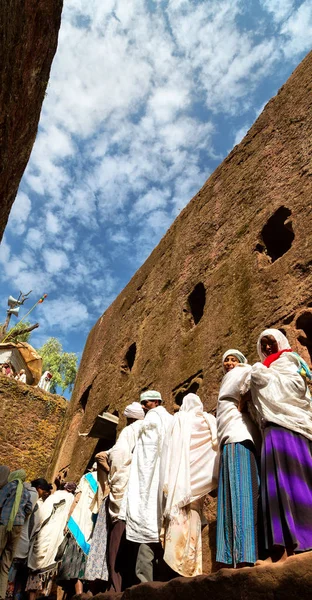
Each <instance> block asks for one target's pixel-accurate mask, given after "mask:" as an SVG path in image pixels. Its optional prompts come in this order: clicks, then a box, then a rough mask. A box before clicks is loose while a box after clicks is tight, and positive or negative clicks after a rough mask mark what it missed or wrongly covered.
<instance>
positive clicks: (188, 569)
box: [0, 329, 312, 600]
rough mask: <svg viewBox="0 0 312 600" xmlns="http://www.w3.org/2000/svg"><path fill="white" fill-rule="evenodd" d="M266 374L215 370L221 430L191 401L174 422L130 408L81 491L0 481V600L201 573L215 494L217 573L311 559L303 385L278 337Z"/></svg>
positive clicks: (242, 365) (271, 344) (310, 447)
mask: <svg viewBox="0 0 312 600" xmlns="http://www.w3.org/2000/svg"><path fill="white" fill-rule="evenodd" d="M257 349H258V354H259V357H260V359H261V362H257V363H255V364H254V365H249V364H248V362H247V359H246V357H245V356H244V355H243V354H242V352H241V351H239V350H237V349H229V350H228V351H227V352H225V354H224V355H223V358H222V366H223V370H224V377H223V379H222V382H221V387H220V392H219V397H218V403H217V413H216V418H215V417H214V416H213V415H212V414H208V413H207V412H205V411H204V409H203V404H202V402H201V400H200V398H199V396H198V395H196V394H193V393H187V394H186V395H185V396H184V398H183V401H182V404H181V407H180V409H179V410H178V411H177V412H176V413H175V414H174V415H171V414H169V412H167V410H166V409H165V407H164V406H163V400H162V397H161V394H160V393H159V392H158V391H156V390H147V391H144V392H142V393H141V395H140V402H133V403H132V404H130V405H129V406H127V407H126V409H125V412H124V415H125V417H126V419H127V425H126V427H125V428H124V429H123V430H122V431H121V433H120V435H119V437H118V439H117V442H116V443H115V445H114V446H113V447H112V448H111V449H110V450H108V451H106V452H100V453H99V454H97V455H96V457H95V459H96V463H95V464H94V465H93V467H92V469H90V470H89V471H88V472H87V473H85V474H84V475H83V476H82V478H81V479H80V482H79V484H78V486H77V485H76V483H74V482H66V481H61V480H60V479H58V480H57V486H58V489H57V491H55V492H53V493H51V489H50V488H51V486H50V485H49V484H48V482H47V481H45V480H43V479H37V480H35V481H33V482H31V484H27V483H24V481H25V478H26V473H25V471H22V470H20V471H14V472H13V473H10V472H9V469H8V468H7V467H4V466H3V467H1V468H0V487H1V489H0V556H1V560H0V599H1V600H4V599H5V597H7V598H8V599H10V598H12V599H14V600H21V598H22V597H23V594H26V593H28V594H29V599H30V600H35V598H36V597H38V596H39V595H40V596H42V595H45V596H48V595H49V594H50V593H51V586H52V584H53V582H56V584H58V585H59V586H61V587H62V588H63V590H65V592H66V594H67V596H68V597H70V595H72V594H73V593H81V592H82V591H83V590H84V586H85V587H86V586H88V589H90V590H91V591H92V592H95V591H104V590H106V589H107V590H109V591H115V592H120V591H122V590H124V589H125V588H126V587H129V586H131V585H133V584H135V583H139V582H147V581H153V580H160V581H167V580H169V579H171V578H173V577H176V576H177V575H182V576H185V577H189V576H195V575H199V574H201V573H202V529H203V525H204V524H205V523H206V521H205V517H204V502H205V497H206V496H207V494H209V493H210V492H212V491H213V490H217V496H218V500H217V503H218V506H217V539H216V560H217V561H218V563H219V564H220V566H223V567H226V566H227V567H232V568H239V567H245V566H253V565H263V564H266V563H268V562H269V563H272V564H278V563H280V562H281V561H284V560H286V559H287V558H288V557H289V556H291V555H293V554H294V553H301V552H305V551H308V550H311V549H312V453H311V451H312V442H311V440H312V405H311V396H310V392H309V385H308V382H309V379H311V374H310V371H309V368H308V366H307V364H306V363H305V361H304V360H303V359H302V358H301V357H300V356H299V355H298V354H297V353H296V352H294V351H293V350H292V349H291V348H290V345H289V343H288V340H287V338H286V337H285V335H284V334H283V333H281V332H280V331H279V330H277V329H267V330H265V331H263V332H262V334H261V335H260V337H259V340H258V344H257Z"/></svg>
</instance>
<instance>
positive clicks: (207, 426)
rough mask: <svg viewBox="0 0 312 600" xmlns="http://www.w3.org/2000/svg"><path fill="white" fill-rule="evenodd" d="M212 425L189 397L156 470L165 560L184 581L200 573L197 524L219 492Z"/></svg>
mask: <svg viewBox="0 0 312 600" xmlns="http://www.w3.org/2000/svg"><path fill="white" fill-rule="evenodd" d="M218 458H219V454H218V443H217V428H216V419H215V417H214V416H213V415H211V414H208V413H206V412H204V411H203V404H202V402H201V400H200V398H199V396H197V395H196V394H192V393H190V394H187V395H186V396H185V397H184V398H183V402H182V405H181V408H180V410H179V412H178V413H176V414H175V416H174V419H173V422H172V424H171V425H170V427H169V429H168V431H167V434H166V439H165V443H164V448H163V454H162V458H161V467H160V494H161V495H162V494H163V499H162V500H163V502H162V503H163V519H164V560H165V562H166V563H167V564H168V565H169V566H170V567H171V569H173V570H174V571H175V572H176V573H179V574H180V575H183V576H184V577H191V576H195V575H200V574H201V573H202V544H201V524H202V523H201V522H202V514H203V505H204V500H205V496H206V495H207V494H208V493H209V492H211V491H212V490H213V489H214V488H216V487H217V477H218V462H219V461H218Z"/></svg>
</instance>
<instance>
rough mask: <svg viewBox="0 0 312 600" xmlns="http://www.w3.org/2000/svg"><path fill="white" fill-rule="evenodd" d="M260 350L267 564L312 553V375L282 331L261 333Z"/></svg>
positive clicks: (255, 393) (257, 374) (256, 386)
mask: <svg viewBox="0 0 312 600" xmlns="http://www.w3.org/2000/svg"><path fill="white" fill-rule="evenodd" d="M257 350H258V354H259V356H260V358H261V360H262V363H256V364H255V365H253V367H252V370H251V373H250V389H251V394H252V402H253V403H254V406H255V408H256V411H257V413H258V415H259V416H260V419H261V421H262V427H263V444H262V452H261V489H262V509H263V515H264V526H265V542H266V550H267V553H268V556H267V559H266V560H265V561H263V562H267V561H269V562H273V563H278V562H280V561H284V560H286V558H287V557H288V556H290V555H292V554H293V553H295V552H304V551H307V550H311V549H312V518H311V515H312V405H311V395H310V391H309V388H308V384H307V380H308V379H310V378H311V374H310V371H309V368H308V366H307V364H306V363H305V361H304V360H303V359H302V358H301V357H300V356H299V354H297V353H296V352H293V351H292V350H291V348H290V344H289V342H288V340H287V338H286V336H285V335H284V334H283V333H282V332H281V331H279V330H278V329H266V330H265V331H263V332H262V333H261V335H260V337H259V339H258V343H257ZM258 564H261V561H258Z"/></svg>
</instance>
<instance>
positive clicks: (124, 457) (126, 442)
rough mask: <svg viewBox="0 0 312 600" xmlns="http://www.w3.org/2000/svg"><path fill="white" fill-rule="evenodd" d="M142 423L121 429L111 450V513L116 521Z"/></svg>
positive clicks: (139, 421) (109, 479)
mask: <svg viewBox="0 0 312 600" xmlns="http://www.w3.org/2000/svg"><path fill="white" fill-rule="evenodd" d="M142 424H143V420H138V421H135V422H134V423H131V425H127V427H125V428H124V429H123V430H122V431H121V433H120V435H119V438H118V440H117V442H116V444H115V446H113V448H111V450H110V451H109V457H108V462H109V465H110V472H109V477H108V482H109V487H110V494H109V514H110V516H111V519H112V521H116V519H118V516H119V512H120V506H121V502H122V499H123V497H124V494H125V493H126V490H127V486H128V481H129V475H130V467H131V461H132V456H133V451H134V448H135V446H136V443H137V439H138V434H139V431H140V429H141V426H142Z"/></svg>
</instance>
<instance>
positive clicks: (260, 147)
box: [53, 53, 312, 597]
mask: <svg viewBox="0 0 312 600" xmlns="http://www.w3.org/2000/svg"><path fill="white" fill-rule="evenodd" d="M311 90H312V53H311V54H309V55H308V56H307V57H306V58H305V60H304V61H303V62H302V63H301V64H300V65H299V67H298V68H297V69H296V71H295V72H294V73H293V75H292V76H291V77H290V79H289V80H288V82H287V83H286V84H285V85H284V86H283V87H282V88H281V90H280V91H279V93H278V94H277V96H276V97H275V98H273V99H272V100H271V101H270V102H269V103H268V104H267V106H266V107H265V109H264V111H263V113H262V114H261V115H260V117H259V118H258V119H257V121H256V122H255V124H254V125H253V127H252V128H251V129H250V131H249V132H248V134H247V135H246V137H245V138H244V139H243V140H242V142H241V143H240V144H239V146H235V148H234V149H233V150H232V152H231V153H230V154H229V156H228V157H227V158H226V159H225V160H224V161H223V163H222V164H221V165H220V166H219V167H218V168H217V169H216V171H215V172H214V173H213V175H211V177H210V178H209V179H208V181H207V182H206V183H205V185H204V186H203V188H202V189H201V190H200V191H199V192H198V194H197V195H196V196H195V197H194V198H193V199H192V201H191V202H190V203H189V204H188V206H187V207H186V208H185V209H184V210H183V212H182V213H181V214H180V215H179V217H178V218H177V219H176V220H175V222H174V223H173V225H172V226H171V228H170V229H169V231H168V232H167V234H166V235H165V236H164V238H163V239H162V240H161V242H160V244H159V245H158V246H157V247H156V248H155V250H154V251H153V252H152V254H151V255H150V257H149V258H148V259H147V261H146V262H145V264H144V265H143V266H142V267H141V268H140V269H139V270H138V271H137V273H136V274H135V275H134V277H133V278H132V279H131V281H130V282H129V284H128V285H127V286H126V288H125V289H124V290H123V291H122V292H121V294H120V295H119V296H118V298H117V299H116V300H115V302H114V303H113V304H112V305H111V306H110V307H109V308H108V310H107V311H106V312H105V313H104V315H103V316H102V317H101V318H100V319H99V321H98V323H97V324H96V325H95V326H94V328H93V329H92V331H91V333H90V335H89V337H88V340H87V343H86V347H85V350H84V354H83V358H82V361H81V365H80V369H79V373H78V376H77V381H76V384H75V389H74V393H73V397H72V401H71V404H70V408H69V411H68V414H67V417H66V423H65V427H64V429H63V433H62V436H61V437H60V438H59V440H58V444H57V448H56V452H55V455H54V461H53V468H54V470H57V469H58V468H60V467H63V466H65V465H67V464H68V463H71V468H70V473H69V476H70V477H71V478H74V479H78V478H79V476H80V475H81V474H82V473H83V472H84V470H85V468H86V465H87V464H88V462H89V461H90V459H91V457H92V453H93V452H94V450H95V446H96V443H97V440H95V439H92V438H89V437H87V436H79V432H80V433H86V432H88V431H89V430H90V428H91V426H92V424H93V423H94V420H95V418H96V415H97V414H99V413H101V412H103V411H104V410H106V411H109V412H114V411H115V410H118V411H119V414H120V416H121V415H122V410H123V409H124V407H125V406H126V404H128V403H129V402H132V401H133V400H136V399H137V398H138V395H139V393H140V391H142V390H143V389H146V388H154V389H157V390H160V391H161V393H162V396H163V398H164V399H165V405H166V407H167V408H168V409H169V410H171V411H173V407H174V403H175V402H180V401H181V397H182V396H183V393H184V392H186V391H187V390H192V391H195V390H198V393H199V395H200V397H201V399H202V400H203V403H204V406H205V408H206V409H207V410H208V411H212V410H213V409H214V408H215V407H216V401H217V392H218V387H219V384H220V380H221V377H222V369H221V356H222V353H223V352H224V351H225V350H226V349H228V348H230V347H238V348H239V349H241V350H242V351H243V352H244V353H245V354H246V355H247V357H248V359H249V361H250V362H253V361H255V360H257V356H256V341H257V338H258V335H259V333H260V332H261V330H262V329H263V328H265V327H268V326H274V327H278V328H283V330H284V331H285V332H286V334H287V336H288V338H289V340H290V342H291V344H292V346H293V348H294V349H295V350H297V351H299V352H300V353H301V354H302V355H303V357H304V358H305V359H306V360H307V361H308V362H309V363H310V362H311V358H310V357H311V356H312V277H311V272H312V256H311V242H312V239H311V238H312V234H311V213H312V205H311V195H312V161H311V157H312V135H311V134H312V112H311V106H310V105H311ZM272 217H273V221H272ZM204 293H205V296H206V298H205V305H204V307H202V306H200V301H201V299H202V298H203V296H204ZM196 298H197V300H198V301H199V303H197V305H196ZM194 304H195V308H194ZM192 305H193V312H192ZM201 308H203V310H201ZM201 313H203V314H202V316H201ZM133 344H135V347H134V346H133ZM129 349H130V350H129ZM134 349H136V352H134ZM128 350H129V352H128ZM124 424H125V423H124V419H123V418H122V419H120V427H121V426H123V425H124ZM213 527H214V522H213V518H211V525H210V530H211V531H212V532H213ZM211 535H212V537H214V534H211ZM211 551H212V554H213V549H211ZM205 561H206V558H205ZM209 561H210V566H208V569H211V564H213V556H212V557H210V559H209ZM205 564H206V565H207V563H205ZM205 568H206V567H205ZM246 597H247V596H246Z"/></svg>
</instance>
